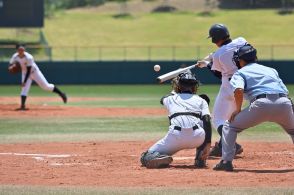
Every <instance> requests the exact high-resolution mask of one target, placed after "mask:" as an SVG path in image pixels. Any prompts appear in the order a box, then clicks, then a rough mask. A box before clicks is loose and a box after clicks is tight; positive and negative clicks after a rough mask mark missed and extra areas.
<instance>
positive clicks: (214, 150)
mask: <svg viewBox="0 0 294 195" xmlns="http://www.w3.org/2000/svg"><path fill="white" fill-rule="evenodd" d="M209 156H215V157H221V156H222V148H221V147H220V146H219V143H218V142H215V145H214V146H213V147H212V148H211V150H210V152H209Z"/></svg>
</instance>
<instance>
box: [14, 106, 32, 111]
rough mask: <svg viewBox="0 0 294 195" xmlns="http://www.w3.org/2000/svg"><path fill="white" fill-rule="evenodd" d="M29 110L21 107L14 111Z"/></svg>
mask: <svg viewBox="0 0 294 195" xmlns="http://www.w3.org/2000/svg"><path fill="white" fill-rule="evenodd" d="M27 110H29V109H28V108H26V107H24V106H21V107H20V108H17V109H15V111H27Z"/></svg>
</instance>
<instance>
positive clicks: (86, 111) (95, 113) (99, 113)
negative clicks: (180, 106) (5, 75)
mask: <svg viewBox="0 0 294 195" xmlns="http://www.w3.org/2000/svg"><path fill="white" fill-rule="evenodd" d="M121 99H122V98H121ZM58 100H59V99H58V98H56V97H55V98H53V97H30V98H29V101H28V108H29V110H28V111H15V109H17V108H18V107H19V103H18V102H19V98H17V97H0V102H5V103H6V104H0V117H11V118H14V117H32V116H34V117H36V116H37V117H56V116H57V117H58V116H62V117H124V116H125V117H130V116H139V117H140V116H163V115H166V114H167V112H166V110H165V109H164V108H109V107H78V106H52V105H48V103H50V102H57V101H58ZM110 100H117V101H119V100H120V99H118V98H115V99H111V98H92V97H84V98H81V97H71V98H70V102H83V101H110ZM30 102H33V103H34V104H30Z"/></svg>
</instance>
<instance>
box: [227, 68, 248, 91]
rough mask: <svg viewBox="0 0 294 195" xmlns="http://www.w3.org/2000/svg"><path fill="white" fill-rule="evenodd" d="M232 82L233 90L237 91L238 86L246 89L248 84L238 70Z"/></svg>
mask: <svg viewBox="0 0 294 195" xmlns="http://www.w3.org/2000/svg"><path fill="white" fill-rule="evenodd" d="M230 84H231V86H232V90H233V91H235V90H236V89H237V88H241V89H244V88H245V85H246V80H245V78H244V76H242V74H241V73H240V72H239V71H237V72H236V73H235V74H234V75H233V77H232V78H231V81H230Z"/></svg>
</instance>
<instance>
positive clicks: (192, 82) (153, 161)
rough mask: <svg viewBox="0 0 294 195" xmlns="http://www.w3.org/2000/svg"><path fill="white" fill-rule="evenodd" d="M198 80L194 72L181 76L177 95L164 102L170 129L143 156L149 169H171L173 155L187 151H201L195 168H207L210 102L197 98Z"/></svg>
mask: <svg viewBox="0 0 294 195" xmlns="http://www.w3.org/2000/svg"><path fill="white" fill-rule="evenodd" d="M198 86H199V83H198V80H197V79H196V78H195V77H194V76H193V75H192V74H191V73H181V74H180V75H179V76H178V77H177V89H176V93H174V94H170V95H167V96H164V97H163V98H162V99H161V101H160V103H161V104H163V105H164V106H165V107H166V108H167V110H168V112H169V120H170V126H169V131H168V133H167V134H166V136H165V137H164V138H162V139H161V140H159V141H158V142H157V143H155V144H154V145H153V146H151V148H149V149H148V150H147V151H146V152H143V153H142V155H141V163H142V165H143V166H145V167H147V168H163V167H167V166H168V165H169V164H170V163H171V162H172V161H173V159H172V157H171V155H173V154H175V153H176V152H178V151H180V150H183V149H192V148H197V150H196V157H195V166H196V167H198V168H202V167H205V166H206V158H207V156H208V154H209V149H210V146H211V123H210V112H209V108H208V103H207V102H206V101H205V100H204V99H203V98H201V97H200V96H198V95H196V94H195V93H196V91H197V88H198Z"/></svg>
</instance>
